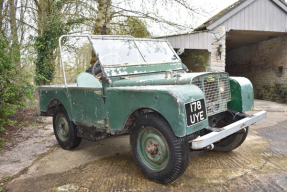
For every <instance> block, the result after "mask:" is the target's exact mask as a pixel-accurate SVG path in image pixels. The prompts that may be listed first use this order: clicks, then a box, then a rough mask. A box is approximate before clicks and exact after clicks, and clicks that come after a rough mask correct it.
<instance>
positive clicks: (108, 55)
mask: <svg viewBox="0 0 287 192" xmlns="http://www.w3.org/2000/svg"><path fill="white" fill-rule="evenodd" d="M109 55H115V56H117V57H118V58H119V59H120V60H122V58H121V56H120V55H119V54H117V53H108V54H105V55H104V56H102V57H100V59H101V60H102V59H103V58H104V57H107V56H109Z"/></svg>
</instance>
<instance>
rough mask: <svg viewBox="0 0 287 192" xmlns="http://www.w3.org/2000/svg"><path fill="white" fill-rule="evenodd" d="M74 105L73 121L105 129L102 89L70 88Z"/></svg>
mask: <svg viewBox="0 0 287 192" xmlns="http://www.w3.org/2000/svg"><path fill="white" fill-rule="evenodd" d="M68 90H69V93H70V99H71V104H72V109H73V111H72V114H73V116H72V120H73V121H74V122H78V123H83V124H86V125H96V126H98V127H103V128H104V123H103V118H104V116H105V111H104V100H103V98H102V89H101V88H77V87H70V88H68Z"/></svg>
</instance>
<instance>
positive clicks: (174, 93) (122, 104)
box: [106, 85, 208, 137]
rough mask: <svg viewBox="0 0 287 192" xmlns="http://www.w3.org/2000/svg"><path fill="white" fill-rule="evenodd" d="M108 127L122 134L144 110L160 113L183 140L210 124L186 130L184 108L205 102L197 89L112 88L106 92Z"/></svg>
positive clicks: (179, 87) (197, 125)
mask: <svg viewBox="0 0 287 192" xmlns="http://www.w3.org/2000/svg"><path fill="white" fill-rule="evenodd" d="M106 96H107V100H106V101H107V111H108V121H109V127H110V128H112V129H115V130H122V129H123V127H124V124H125V121H126V120H127V118H128V117H129V115H130V114H131V113H132V112H133V111H135V110H137V109H141V108H148V109H152V110H154V111H157V112H158V113H160V114H161V115H162V116H163V117H164V118H165V119H166V120H167V121H168V122H169V124H170V125H171V127H172V129H173V130H174V133H175V135H177V136H179V137H182V136H185V135H187V134H191V133H193V132H196V131H198V130H200V129H202V128H203V127H206V126H207V125H208V122H207V120H205V121H203V122H201V126H199V124H196V125H193V126H190V127H187V125H186V116H185V108H184V104H185V103H188V102H191V101H192V100H198V99H201V98H204V93H203V92H202V91H201V90H200V89H199V88H198V87H197V86H194V85H178V86H173V85H166V86H132V87H109V88H107V90H106Z"/></svg>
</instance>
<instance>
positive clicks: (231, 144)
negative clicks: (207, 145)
mask: <svg viewBox="0 0 287 192" xmlns="http://www.w3.org/2000/svg"><path fill="white" fill-rule="evenodd" d="M221 121H222V122H221V123H223V124H224V125H225V126H226V125H229V124H231V123H233V122H234V121H233V120H231V119H224V120H221ZM247 135H248V127H246V128H245V131H244V129H242V130H240V131H238V132H236V133H233V134H232V135H230V136H228V137H226V138H224V139H222V140H221V141H219V142H218V143H214V150H215V151H221V152H229V151H232V150H234V149H236V148H237V147H239V146H240V145H241V144H242V143H243V142H244V141H245V139H246V137H247Z"/></svg>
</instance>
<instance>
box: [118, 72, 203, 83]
mask: <svg viewBox="0 0 287 192" xmlns="http://www.w3.org/2000/svg"><path fill="white" fill-rule="evenodd" d="M203 74H206V73H185V72H184V71H178V72H173V73H170V72H167V74H166V73H156V74H145V75H141V76H138V77H133V76H131V77H125V79H121V80H117V81H114V82H113V84H112V86H113V87H122V86H142V85H186V84H191V83H192V80H193V78H194V77H196V76H198V75H203ZM166 76H167V77H166ZM171 76H172V77H171Z"/></svg>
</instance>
